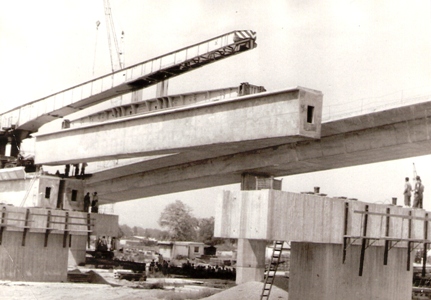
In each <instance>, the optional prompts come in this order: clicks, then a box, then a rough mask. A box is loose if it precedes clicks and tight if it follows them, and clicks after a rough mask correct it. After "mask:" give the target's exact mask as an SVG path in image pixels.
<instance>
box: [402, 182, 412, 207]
mask: <svg viewBox="0 0 431 300" xmlns="http://www.w3.org/2000/svg"><path fill="white" fill-rule="evenodd" d="M411 198H412V185H411V184H410V182H409V178H408V177H406V183H405V184H404V206H407V207H409V206H410V205H411Z"/></svg>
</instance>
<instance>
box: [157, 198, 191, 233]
mask: <svg viewBox="0 0 431 300" xmlns="http://www.w3.org/2000/svg"><path fill="white" fill-rule="evenodd" d="M191 211H192V209H191V208H190V207H189V206H188V205H186V204H184V203H183V202H181V201H180V200H176V201H175V202H174V203H171V204H169V205H167V206H166V207H165V209H164V210H163V211H162V213H161V214H160V218H159V224H160V226H162V227H164V228H167V229H168V231H169V235H170V237H171V239H172V240H174V241H193V240H195V239H196V228H197V225H198V222H197V220H196V218H195V217H193V215H192V213H191Z"/></svg>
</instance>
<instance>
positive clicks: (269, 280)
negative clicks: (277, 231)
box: [260, 241, 284, 300]
mask: <svg viewBox="0 0 431 300" xmlns="http://www.w3.org/2000/svg"><path fill="white" fill-rule="evenodd" d="M283 244H284V241H274V249H273V251H272V256H271V262H270V264H269V268H268V271H267V272H266V275H265V281H264V283H263V289H262V294H261V295H260V299H261V300H262V299H269V294H270V293H271V288H272V285H273V284H274V280H275V273H276V272H277V268H278V264H279V263H280V257H281V252H282V251H283Z"/></svg>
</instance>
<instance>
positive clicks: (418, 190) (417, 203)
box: [413, 176, 425, 208]
mask: <svg viewBox="0 0 431 300" xmlns="http://www.w3.org/2000/svg"><path fill="white" fill-rule="evenodd" d="M424 189H425V187H424V185H423V184H422V181H421V178H420V176H416V184H415V200H414V203H413V207H414V208H422V207H423V194H424Z"/></svg>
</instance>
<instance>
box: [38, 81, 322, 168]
mask: <svg viewBox="0 0 431 300" xmlns="http://www.w3.org/2000/svg"><path fill="white" fill-rule="evenodd" d="M321 111H322V93H320V92H318V91H313V90H308V89H304V88H292V89H288V90H284V91H277V92H271V93H268V92H266V93H259V94H254V95H249V96H244V97H238V98H234V99H227V100H221V101H215V102H211V103H202V104H198V105H194V106H187V107H179V108H174V109H171V110H164V111H158V112H154V113H151V114H145V115H137V116H133V117H127V118H120V119H118V120H113V121H108V122H103V123H99V124H94V125H89V126H84V127H78V128H71V129H65V130H61V131H58V132H53V133H47V134H39V135H37V136H36V146H35V150H36V161H35V163H36V164H45V165H59V164H67V163H79V162H84V161H85V162H91V161H95V160H109V159H118V158H129V157H138V156H143V155H160V154H168V153H177V152H187V151H199V152H201V153H206V154H205V157H204V158H209V157H214V156H220V155H224V154H230V153H238V152H243V151H247V150H253V149H259V148H264V147H268V146H274V145H279V144H285V143H292V142H296V141H299V140H304V139H315V138H319V137H320V124H321ZM74 145H75V146H74Z"/></svg>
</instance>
